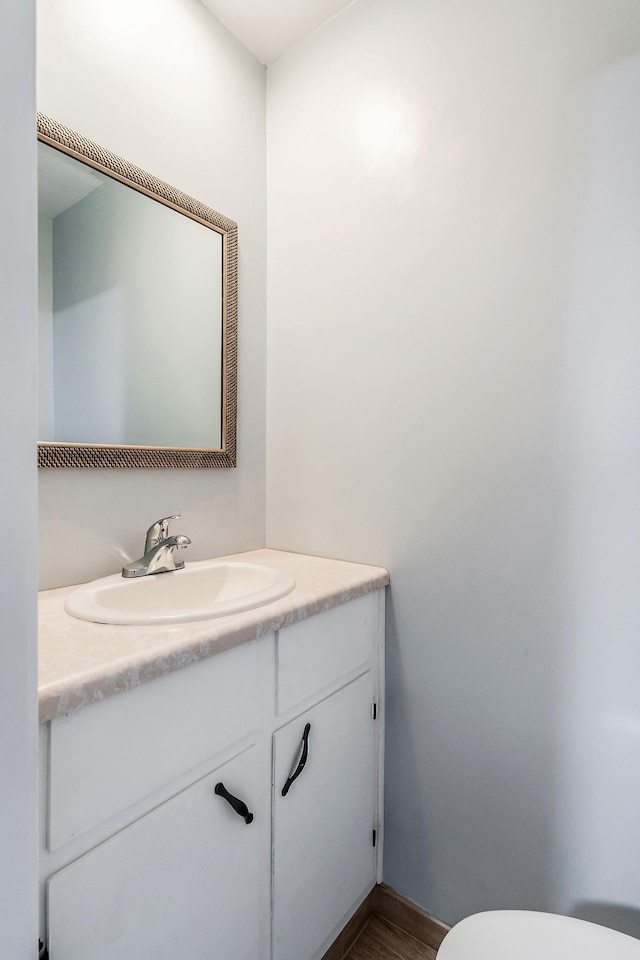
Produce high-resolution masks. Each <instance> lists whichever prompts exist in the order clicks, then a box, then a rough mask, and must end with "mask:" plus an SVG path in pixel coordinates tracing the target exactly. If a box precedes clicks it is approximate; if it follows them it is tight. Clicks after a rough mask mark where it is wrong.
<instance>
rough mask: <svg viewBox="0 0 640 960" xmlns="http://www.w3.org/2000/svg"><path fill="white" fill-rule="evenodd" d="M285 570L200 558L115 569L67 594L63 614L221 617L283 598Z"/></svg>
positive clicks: (127, 618)
mask: <svg viewBox="0 0 640 960" xmlns="http://www.w3.org/2000/svg"><path fill="white" fill-rule="evenodd" d="M295 585H296V582H295V579H294V578H293V576H292V575H291V574H290V573H286V572H285V571H284V570H279V569H278V568H277V567H269V566H266V565H263V564H258V563H243V562H242V561H239V560H200V561H196V562H195V563H187V564H186V566H185V567H184V569H183V570H176V571H173V572H171V573H156V574H153V575H151V576H146V577H141V578H138V579H131V580H126V579H124V578H123V577H121V576H120V574H116V575H114V576H112V577H104V578H103V579H102V580H94V581H93V582H92V583H84V584H82V586H80V587H78V588H77V589H76V590H74V591H73V593H70V594H69V596H68V597H67V600H66V603H65V609H66V611H67V613H70V614H71V615H72V616H74V617H78V618H79V619H80V620H91V621H93V623H123V624H136V623H137V624H145V623H146V624H153V623H184V622H186V621H189V620H208V619H209V618H211V617H226V616H227V615H228V614H231V613H242V612H243V611H245V610H253V608H254V607H261V606H263V604H265V603H271V601H272V600H279V599H280V598H281V597H285V596H286V595H287V594H288V593H291V591H292V590H293V589H294V587H295Z"/></svg>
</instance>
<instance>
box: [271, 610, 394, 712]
mask: <svg viewBox="0 0 640 960" xmlns="http://www.w3.org/2000/svg"><path fill="white" fill-rule="evenodd" d="M378 604H379V598H378V593H377V592H373V593H368V594H366V595H365V596H364V597H359V598H358V599H357V600H352V601H351V602H349V603H344V604H342V605H341V606H338V607H333V608H332V609H331V610H326V611H325V612H324V613H320V614H318V615H317V616H314V617H310V618H309V619H308V620H303V621H302V622H301V623H296V624H293V625H292V626H290V627H285V628H284V629H282V630H280V631H279V632H278V635H277V676H278V687H277V702H278V713H286V711H287V710H290V709H291V708H292V707H295V706H296V705H297V704H299V703H302V702H303V701H304V700H306V699H307V698H308V697H311V696H313V694H315V693H317V692H318V691H320V690H322V689H323V688H324V687H328V686H330V685H331V684H333V683H335V682H337V681H338V680H340V678H341V677H343V676H345V675H346V674H349V673H351V672H352V671H353V670H356V669H357V668H358V667H361V666H362V667H365V666H367V665H368V664H370V663H371V662H372V657H373V651H374V648H375V642H376V637H377V630H378V609H379V606H378Z"/></svg>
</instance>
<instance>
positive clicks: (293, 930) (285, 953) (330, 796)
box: [273, 673, 376, 960]
mask: <svg viewBox="0 0 640 960" xmlns="http://www.w3.org/2000/svg"><path fill="white" fill-rule="evenodd" d="M307 725H308V726H307ZM305 732H306V734H307V738H306V739H307V744H308V756H307V760H306V763H305V765H304V768H303V769H302V771H301V773H300V774H299V775H298V776H297V777H296V779H295V780H293V783H291V780H292V778H293V776H295V774H296V772H297V769H299V767H298V768H296V769H294V770H293V771H292V770H291V766H292V765H291V758H292V757H295V756H296V755H299V754H300V750H299V749H298V745H299V744H300V743H301V739H302V737H303V735H304V734H305ZM273 752H274V770H275V791H274V794H275V796H274V821H273V822H274V833H273V837H274V846H273V958H274V960H295V958H297V957H305V956H314V955H315V952H316V951H317V949H318V948H320V947H321V946H322V944H323V943H324V941H325V938H326V936H327V933H328V932H329V931H331V930H333V929H335V928H336V927H337V926H338V925H339V924H340V921H341V920H342V919H343V917H344V914H345V909H346V907H347V906H351V905H352V904H354V903H356V902H357V901H358V898H359V897H361V894H362V892H363V891H365V890H368V889H370V887H371V885H372V879H373V878H374V877H375V871H376V848H375V847H374V838H373V830H374V829H375V826H376V794H375V791H374V789H372V788H373V785H374V784H375V764H376V742H375V728H374V721H373V716H372V690H371V676H370V674H369V673H365V674H364V675H363V676H360V677H359V678H358V679H357V680H354V681H352V682H351V683H350V684H348V685H347V686H346V687H343V688H342V689H341V690H339V691H338V692H337V693H334V694H333V695H332V696H330V697H328V698H327V699H326V700H323V701H322V702H321V703H319V704H317V705H316V706H315V707H312V708H311V709H310V710H308V711H306V712H305V713H304V714H302V716H300V717H298V718H297V719H296V720H293V721H291V722H290V723H288V724H287V725H286V726H285V727H283V728H282V729H281V730H278V731H277V733H276V734H275V736H274V751H273ZM289 784H290V786H289V789H288V791H287V792H286V795H285V796H283V795H282V792H283V788H285V789H286V787H287V785H289ZM292 918H298V919H297V922H293V923H292Z"/></svg>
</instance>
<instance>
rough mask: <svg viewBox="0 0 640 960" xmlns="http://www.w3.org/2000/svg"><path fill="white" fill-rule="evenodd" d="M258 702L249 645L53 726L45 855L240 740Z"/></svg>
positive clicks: (251, 722)
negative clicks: (47, 846)
mask: <svg viewBox="0 0 640 960" xmlns="http://www.w3.org/2000/svg"><path fill="white" fill-rule="evenodd" d="M257 703H258V672H257V648H256V641H252V642H249V643H245V644H242V645H241V646H239V647H235V648H234V649H232V650H227V651H225V652H224V653H219V654H216V655H215V656H212V657H210V658H209V659H207V660H201V661H199V662H197V663H195V664H192V665H191V666H189V667H186V668H185V669H182V670H178V671H176V672H173V673H171V674H168V675H167V676H164V677H159V678H157V679H154V680H151V681H149V682H148V683H144V684H142V685H141V686H139V687H136V688H135V689H132V690H129V691H127V692H125V693H119V694H116V695H114V696H112V697H108V698H107V699H106V700H102V701H100V702H99V703H94V704H92V705H91V706H89V707H85V708H83V709H80V710H76V711H74V712H73V713H70V714H68V715H67V716H64V717H59V718H58V719H56V720H53V721H52V722H51V740H50V763H49V769H50V785H49V791H50V792H49V797H50V800H49V831H48V832H49V843H48V845H49V849H50V850H56V849H58V848H59V847H61V846H62V845H63V844H65V843H67V842H68V841H70V840H72V839H73V838H75V837H77V836H80V835H81V834H83V833H85V832H86V831H87V830H89V829H91V828H92V827H94V826H96V825H98V824H100V823H102V822H104V821H105V820H108V819H109V818H110V817H112V816H114V815H115V814H117V813H119V812H121V811H123V810H125V809H126V808H127V807H130V806H131V805H132V804H134V803H137V802H138V801H140V800H142V799H143V798H144V797H146V796H148V795H149V794H151V793H153V792H154V791H155V790H158V789H160V788H161V787H163V786H164V785H165V784H167V783H170V782H171V781H172V780H174V779H175V778H177V777H179V776H181V775H182V774H184V773H186V772H187V771H189V770H191V769H192V768H194V767H197V766H198V765H199V764H202V763H203V762H205V761H206V760H208V759H209V758H210V757H213V756H215V755H216V754H217V753H219V752H220V751H222V750H224V749H226V748H227V747H229V746H230V745H231V744H232V743H235V742H236V741H238V740H241V739H242V738H243V737H246V736H247V735H248V734H250V733H251V732H252V731H253V730H254V729H255V727H256V723H257V712H258V707H257Z"/></svg>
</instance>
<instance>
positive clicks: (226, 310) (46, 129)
mask: <svg viewBox="0 0 640 960" xmlns="http://www.w3.org/2000/svg"><path fill="white" fill-rule="evenodd" d="M38 140H41V141H42V142H43V143H46V144H49V145H50V146H52V147H54V148H55V149H57V150H61V151H62V152H63V153H66V154H69V155H70V156H71V157H74V158H76V159H77V160H80V161H81V162H82V163H85V164H88V165H89V166H90V167H93V168H94V169H96V170H98V171H100V172H102V173H105V174H107V175H108V176H110V177H112V178H114V179H115V180H119V181H120V182H121V183H124V184H126V185H127V186H129V187H132V188H133V189H134V190H138V191H139V192H140V193H143V194H146V195H147V196H148V197H151V198H152V199H154V200H157V201H159V202H160V203H162V204H164V205H165V206H167V207H171V208H172V209H173V210H176V211H177V212H178V213H181V214H184V215H185V216H187V217H190V218H191V219H193V220H196V221H198V222H199V223H201V224H203V225H204V226H206V227H209V228H210V229H213V230H215V231H216V232H217V233H219V234H221V236H222V410H221V434H222V445H221V448H220V449H211V450H209V449H194V448H187V447H153V446H130V445H119V446H118V445H114V446H112V445H108V444H103V443H96V444H92V443H72V442H58V441H40V442H39V443H38V466H40V467H147V468H148V467H165V468H166V467H188V468H189V467H190V468H202V467H205V468H206V467H235V465H236V418H237V334H238V225H237V224H236V223H235V222H234V221H233V220H229V219H228V218H227V217H224V216H222V214H220V213H217V212H216V211H215V210H212V209H211V208H210V207H207V206H205V205H204V204H202V203H200V202H199V201H198V200H194V199H193V197H190V196H187V194H184V193H182V192H181V191H180V190H177V189H175V188H174V187H172V186H170V185H169V184H168V183H164V182H163V181H162V180H158V179H156V177H154V176H152V175H151V174H149V173H147V172H146V171H144V170H141V169H140V168H139V167H136V166H134V165H133V164H131V163H129V162H128V161H126V160H123V159H122V158H121V157H118V156H116V155H115V154H113V153H110V152H109V151H108V150H104V149H103V148H102V147H99V146H98V145H97V144H95V143H93V142H92V141H91V140H87V139H85V138H84V137H82V136H80V135H79V134H77V133H75V132H74V131H73V130H69V129H68V128H67V127H64V126H63V125H62V124H60V123H58V122H57V121H55V120H52V119H51V118H50V117H46V116H44V115H43V114H38Z"/></svg>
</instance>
